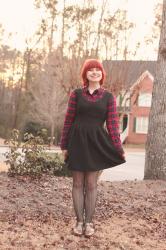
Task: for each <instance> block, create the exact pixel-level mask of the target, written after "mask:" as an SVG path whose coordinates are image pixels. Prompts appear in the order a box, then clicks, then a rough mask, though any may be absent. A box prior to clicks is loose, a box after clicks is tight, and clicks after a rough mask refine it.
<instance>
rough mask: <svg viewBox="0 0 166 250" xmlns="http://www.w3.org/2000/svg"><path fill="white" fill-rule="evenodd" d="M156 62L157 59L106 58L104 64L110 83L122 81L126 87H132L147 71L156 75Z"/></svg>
mask: <svg viewBox="0 0 166 250" xmlns="http://www.w3.org/2000/svg"><path fill="white" fill-rule="evenodd" d="M156 63H157V61H125V60H121V61H114V60H104V61H103V66H104V68H105V70H106V75H107V79H106V81H107V83H109V84H114V83H118V82H120V83H121V84H123V86H125V87H131V86H132V85H133V84H134V83H135V82H136V81H137V79H138V78H139V77H140V76H141V75H142V74H143V73H144V72H146V71H148V72H149V73H150V74H151V75H152V76H154V75H155V70H156Z"/></svg>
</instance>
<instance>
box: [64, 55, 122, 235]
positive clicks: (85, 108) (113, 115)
mask: <svg viewBox="0 0 166 250" xmlns="http://www.w3.org/2000/svg"><path fill="white" fill-rule="evenodd" d="M81 76H82V80H83V87H82V88H78V89H75V90H74V91H73V92H72V93H71V95H70V98H69V102H68V109H67V113H66V116H65V121H64V127H63V131H62V136H61V143H60V146H61V149H62V152H63V154H64V159H65V162H66V164H67V166H68V168H69V169H70V170H71V171H72V176H73V188H72V197H73V204H74V210H75V213H76V218H77V222H76V225H75V227H74V229H73V230H74V234H75V235H82V234H83V233H84V234H85V236H87V237H88V236H91V235H93V233H94V225H93V223H92V217H93V214H94V211H95V205H96V197H97V179H98V173H99V171H100V170H103V169H106V168H111V167H114V166H117V165H119V164H122V163H124V162H125V158H124V151H123V148H122V145H121V141H120V136H119V127H118V114H117V111H116V100H115V97H114V96H113V95H112V94H111V93H110V92H108V91H107V90H105V89H104V88H102V87H101V86H102V84H103V82H104V78H105V71H104V68H103V66H102V64H101V63H100V62H99V61H98V60H96V59H88V60H86V61H85V63H84V65H83V67H82V73H81ZM105 122H106V127H107V130H106V129H105V127H104V123H105Z"/></svg>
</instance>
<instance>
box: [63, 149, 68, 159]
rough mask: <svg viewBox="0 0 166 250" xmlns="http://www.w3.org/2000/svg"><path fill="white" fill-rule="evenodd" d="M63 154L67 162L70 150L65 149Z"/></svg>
mask: <svg viewBox="0 0 166 250" xmlns="http://www.w3.org/2000/svg"><path fill="white" fill-rule="evenodd" d="M62 153H63V157H64V160H66V158H67V156H68V150H67V149H64V150H62Z"/></svg>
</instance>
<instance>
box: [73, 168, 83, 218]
mask: <svg viewBox="0 0 166 250" xmlns="http://www.w3.org/2000/svg"><path fill="white" fill-rule="evenodd" d="M72 176H73V189H72V197H73V205H74V210H75V214H76V217H77V222H83V220H84V172H81V171H72Z"/></svg>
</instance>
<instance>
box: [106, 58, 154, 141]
mask: <svg viewBox="0 0 166 250" xmlns="http://www.w3.org/2000/svg"><path fill="white" fill-rule="evenodd" d="M103 65H104V68H105V70H106V74H107V84H110V85H114V86H115V89H116V86H117V88H118V85H119V87H121V88H123V89H124V90H123V91H121V92H122V95H123V93H124V92H125V90H126V89H127V90H128V91H127V95H126V96H125V98H124V99H123V101H121V96H117V106H118V110H119V113H122V112H123V119H122V120H121V124H120V129H121V139H122V141H123V142H124V143H130V144H144V143H145V142H146V139H147V132H148V122H149V113H150V108H151V101H152V91H153V82H154V75H155V68H156V61H104V62H103ZM120 103H121V105H120ZM122 109H123V111H122Z"/></svg>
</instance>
